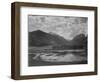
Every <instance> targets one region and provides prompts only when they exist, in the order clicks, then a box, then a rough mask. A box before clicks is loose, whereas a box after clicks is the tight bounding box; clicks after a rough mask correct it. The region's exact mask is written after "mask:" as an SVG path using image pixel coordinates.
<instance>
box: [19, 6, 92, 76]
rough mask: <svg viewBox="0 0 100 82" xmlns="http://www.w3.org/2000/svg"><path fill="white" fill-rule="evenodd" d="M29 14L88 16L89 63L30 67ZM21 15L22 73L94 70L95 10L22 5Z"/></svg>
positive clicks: (38, 73)
mask: <svg viewBox="0 0 100 82" xmlns="http://www.w3.org/2000/svg"><path fill="white" fill-rule="evenodd" d="M80 11H81V12H80ZM29 14H32V15H55V16H77V17H88V64H81V65H61V66H39V67H38V66H35V67H28V15H29ZM20 16H21V17H20V20H21V21H20V27H21V28H20V34H21V37H20V42H21V44H20V47H21V50H20V51H21V52H20V58H21V59H20V75H40V74H54V73H74V72H90V71H92V72H93V71H94V11H87V10H86V11H85V10H71V9H50V8H36V7H35V8H32V7H21V9H20Z"/></svg>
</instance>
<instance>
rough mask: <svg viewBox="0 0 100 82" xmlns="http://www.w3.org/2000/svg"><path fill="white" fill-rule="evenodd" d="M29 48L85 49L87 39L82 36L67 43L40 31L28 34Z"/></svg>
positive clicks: (53, 35) (58, 37) (60, 38)
mask: <svg viewBox="0 0 100 82" xmlns="http://www.w3.org/2000/svg"><path fill="white" fill-rule="evenodd" d="M28 44H29V46H34V47H43V46H52V47H53V49H73V48H74V49H77V48H84V47H85V48H86V47H87V37H86V36H85V35H84V34H79V35H77V36H75V37H74V38H73V39H72V40H70V41H68V40H66V39H64V38H63V37H62V36H59V35H57V34H55V33H46V32H43V31H41V30H36V31H32V32H29V43H28Z"/></svg>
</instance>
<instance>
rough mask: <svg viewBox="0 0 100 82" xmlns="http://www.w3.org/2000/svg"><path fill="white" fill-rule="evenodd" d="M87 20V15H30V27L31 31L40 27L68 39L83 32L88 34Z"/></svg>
mask: <svg viewBox="0 0 100 82" xmlns="http://www.w3.org/2000/svg"><path fill="white" fill-rule="evenodd" d="M87 22H88V18H86V17H68V16H38V15H37V16H36V15H35V16H34V15H29V16H28V29H29V32H30V31H35V30H39V29H40V30H43V31H45V32H53V33H56V34H59V35H60V36H63V37H64V38H66V39H72V38H73V37H74V36H76V35H78V34H81V33H83V34H85V35H87V26H88V25H87Z"/></svg>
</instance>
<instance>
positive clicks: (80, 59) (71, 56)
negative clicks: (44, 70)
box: [28, 50, 87, 66]
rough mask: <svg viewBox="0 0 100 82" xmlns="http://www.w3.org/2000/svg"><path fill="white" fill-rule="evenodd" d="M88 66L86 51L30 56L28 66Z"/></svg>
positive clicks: (33, 53)
mask: <svg viewBox="0 0 100 82" xmlns="http://www.w3.org/2000/svg"><path fill="white" fill-rule="evenodd" d="M72 64H87V52H86V51H85V50H60V51H59V50H58V52H57V50H56V51H41V52H32V53H29V54H28V66H48V65H72Z"/></svg>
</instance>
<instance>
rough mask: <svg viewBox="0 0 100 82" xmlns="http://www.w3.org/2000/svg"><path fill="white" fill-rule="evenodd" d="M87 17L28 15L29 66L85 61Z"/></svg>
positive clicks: (81, 62)
mask: <svg viewBox="0 0 100 82" xmlns="http://www.w3.org/2000/svg"><path fill="white" fill-rule="evenodd" d="M87 57H88V18H87V17H74V16H52V15H51V16H49V15H28V66H50V65H77V64H87V63H88V58H87Z"/></svg>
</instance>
